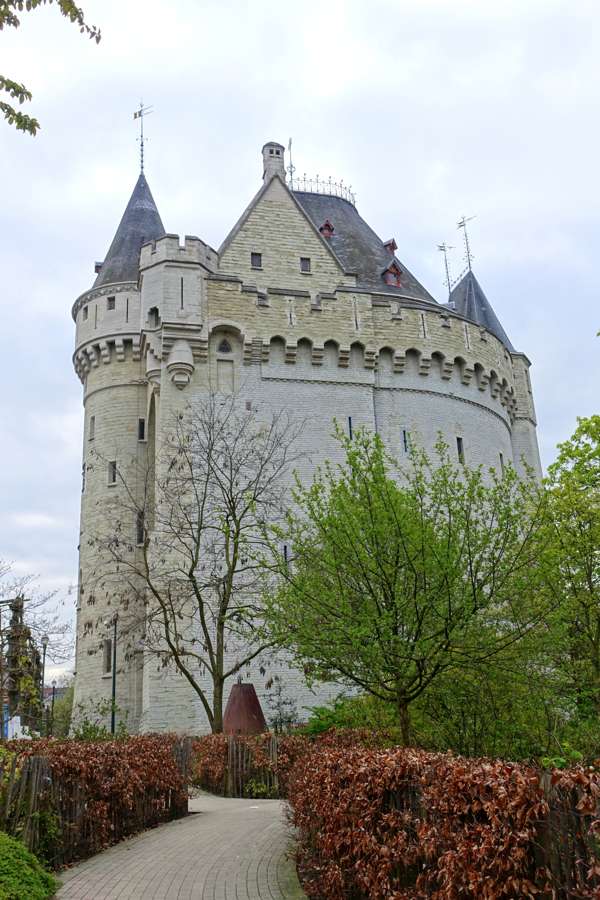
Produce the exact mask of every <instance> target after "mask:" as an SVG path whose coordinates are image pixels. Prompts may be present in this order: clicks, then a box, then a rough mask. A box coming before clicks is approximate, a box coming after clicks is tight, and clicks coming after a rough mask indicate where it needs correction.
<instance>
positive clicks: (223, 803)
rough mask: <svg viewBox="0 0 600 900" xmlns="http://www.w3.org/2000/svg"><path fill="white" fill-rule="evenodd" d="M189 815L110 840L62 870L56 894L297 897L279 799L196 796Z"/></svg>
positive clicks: (130, 898) (96, 898)
mask: <svg viewBox="0 0 600 900" xmlns="http://www.w3.org/2000/svg"><path fill="white" fill-rule="evenodd" d="M190 810H191V811H192V812H194V813H195V815H190V816H188V817H187V818H185V819H178V820H177V821H176V822H169V823H168V824H167V825H161V826H160V827H158V828H154V829H152V830H151V831H145V832H144V833H143V834H139V835H136V837H134V838H131V839H129V840H126V841H123V842H122V843H120V844H116V845H115V846H114V847H111V848H110V849H109V850H105V851H104V852H103V853H99V854H98V855H97V856H94V857H92V858H91V859H87V860H85V862H82V863H79V864H78V865H76V866H74V867H73V868H72V869H68V870H66V871H65V872H63V873H62V876H61V881H62V887H61V888H60V890H59V892H58V894H57V895H56V896H57V900H134V898H135V900H142V898H143V900H282V898H283V900H299V898H302V897H304V893H303V891H302V889H301V888H300V885H299V883H298V879H297V877H296V870H295V866H294V862H293V860H292V859H290V858H289V856H288V851H289V850H290V841H291V836H290V832H289V829H288V827H287V825H286V822H285V811H284V809H283V804H281V803H280V802H279V800H229V799H224V798H221V797H213V796H211V795H209V794H202V795H201V796H200V797H198V798H196V799H194V800H190Z"/></svg>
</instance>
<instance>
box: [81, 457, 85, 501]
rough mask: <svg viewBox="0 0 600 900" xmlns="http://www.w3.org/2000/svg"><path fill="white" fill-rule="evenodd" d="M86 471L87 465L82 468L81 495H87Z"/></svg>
mask: <svg viewBox="0 0 600 900" xmlns="http://www.w3.org/2000/svg"><path fill="white" fill-rule="evenodd" d="M85 471H86V465H85V463H84V464H83V465H82V467H81V493H82V494H85Z"/></svg>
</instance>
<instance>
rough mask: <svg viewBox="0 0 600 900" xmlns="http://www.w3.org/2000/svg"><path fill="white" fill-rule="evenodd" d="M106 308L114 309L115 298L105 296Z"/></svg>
mask: <svg viewBox="0 0 600 900" xmlns="http://www.w3.org/2000/svg"><path fill="white" fill-rule="evenodd" d="M106 308H107V309H114V308H115V298H114V297H107V298H106Z"/></svg>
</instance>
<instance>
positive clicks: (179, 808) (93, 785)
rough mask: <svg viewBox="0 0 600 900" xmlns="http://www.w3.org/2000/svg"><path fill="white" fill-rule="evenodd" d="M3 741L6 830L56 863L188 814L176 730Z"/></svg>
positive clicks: (1, 794)
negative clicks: (92, 738) (126, 735)
mask: <svg viewBox="0 0 600 900" xmlns="http://www.w3.org/2000/svg"><path fill="white" fill-rule="evenodd" d="M3 747H4V748H5V749H6V750H7V751H8V753H9V754H13V755H14V756H13V762H12V764H11V766H9V765H8V762H7V761H6V760H5V762H4V765H3V767H2V766H0V769H2V768H3V770H4V771H3V773H2V772H1V771H0V775H2V779H1V780H0V788H1V791H0V799H1V801H2V802H1V804H0V807H1V808H3V809H5V810H6V822H7V827H6V830H7V831H9V832H11V833H13V834H19V835H20V836H21V837H22V839H23V840H24V842H25V843H26V844H27V846H28V847H29V848H30V849H31V850H32V851H33V852H35V853H36V854H37V855H39V856H40V857H41V858H44V859H46V860H47V861H48V862H49V863H51V864H52V865H54V866H57V865H62V864H65V863H68V862H71V861H73V860H76V859H81V858H84V857H86V856H90V855H91V854H93V853H96V852H97V851H98V850H101V849H103V848H104V847H107V846H109V845H110V844H114V843H116V842H117V841H119V840H121V839H122V838H123V837H126V836H128V835H131V834H135V833H136V832H138V831H141V830H143V829H144V828H148V827H151V826H154V825H158V824H159V823H161V822H165V821H169V820H170V819H173V818H177V817H179V816H182V815H185V814H186V812H187V797H188V794H187V774H188V773H187V762H186V759H185V745H184V744H183V743H182V741H181V740H179V739H178V738H176V737H175V736H174V735H140V736H136V737H130V738H127V739H124V740H107V741H104V740H103V741H74V740H61V741H58V740H53V739H51V738H50V739H43V740H35V741H14V742H8V743H4V744H3Z"/></svg>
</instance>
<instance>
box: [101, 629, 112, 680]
mask: <svg viewBox="0 0 600 900" xmlns="http://www.w3.org/2000/svg"><path fill="white" fill-rule="evenodd" d="M102 671H103V673H104V674H105V675H110V673H111V672H112V640H111V639H110V638H106V639H105V640H104V642H103V644H102Z"/></svg>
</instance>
